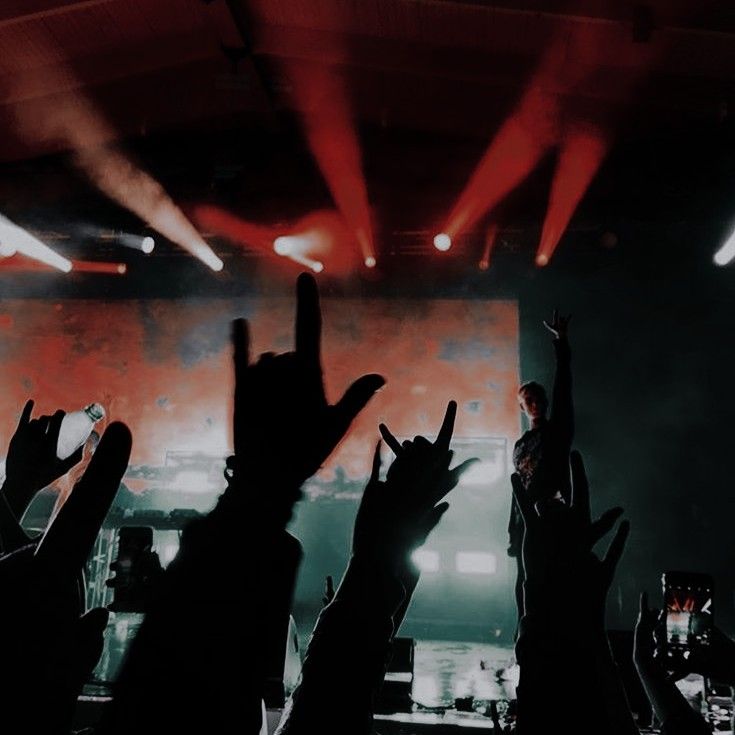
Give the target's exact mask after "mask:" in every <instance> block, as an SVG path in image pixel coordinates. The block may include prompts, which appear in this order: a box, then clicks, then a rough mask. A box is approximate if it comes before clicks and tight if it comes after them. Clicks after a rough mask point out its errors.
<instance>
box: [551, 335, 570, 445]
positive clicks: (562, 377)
mask: <svg viewBox="0 0 735 735" xmlns="http://www.w3.org/2000/svg"><path fill="white" fill-rule="evenodd" d="M554 351H555V353H556V373H555V375H554V390H553V394H552V404H551V419H552V421H553V422H554V424H555V425H556V428H557V431H559V432H561V434H562V436H564V437H565V439H566V440H567V441H568V442H569V443H570V444H571V441H572V439H573V437H574V403H573V400H572V360H571V350H570V348H569V342H568V341H567V339H566V337H564V338H561V339H555V340H554Z"/></svg>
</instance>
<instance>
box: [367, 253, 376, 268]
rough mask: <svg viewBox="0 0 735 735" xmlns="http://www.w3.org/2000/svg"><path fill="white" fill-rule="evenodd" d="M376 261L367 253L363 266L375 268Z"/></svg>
mask: <svg viewBox="0 0 735 735" xmlns="http://www.w3.org/2000/svg"><path fill="white" fill-rule="evenodd" d="M376 263H377V261H376V260H375V258H373V256H372V255H368V257H367V258H365V267H366V268H375V266H376Z"/></svg>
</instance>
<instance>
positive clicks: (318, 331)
mask: <svg viewBox="0 0 735 735" xmlns="http://www.w3.org/2000/svg"><path fill="white" fill-rule="evenodd" d="M321 335H322V313H321V309H320V307H319V289H318V288H317V285H316V280H315V279H314V276H312V275H310V274H309V273H302V274H301V275H300V276H299V279H298V281H297V282H296V354H297V355H300V356H301V357H302V358H304V359H305V360H306V362H307V364H310V365H312V366H317V367H318V366H319V365H320V361H319V360H320V357H319V353H320V342H321Z"/></svg>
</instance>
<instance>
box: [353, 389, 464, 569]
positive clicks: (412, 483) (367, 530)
mask: <svg viewBox="0 0 735 735" xmlns="http://www.w3.org/2000/svg"><path fill="white" fill-rule="evenodd" d="M456 413H457V404H456V403H455V402H454V401H450V402H449V405H448V406H447V411H446V415H445V416H444V421H443V423H442V427H441V429H440V430H439V435H438V436H437V439H436V441H435V442H433V443H432V442H430V441H429V440H428V439H426V438H425V437H423V436H417V437H415V438H414V440H413V441H405V442H403V444H401V443H400V442H399V441H398V440H397V439H396V438H395V437H394V436H393V434H391V432H390V431H389V430H388V428H387V427H386V426H385V425H384V424H381V425H380V433H381V434H382V435H383V438H384V439H385V441H386V443H387V444H388V446H389V447H390V448H391V449H392V450H393V451H394V453H395V454H396V460H395V461H394V462H393V464H392V465H391V466H390V469H389V470H388V473H387V476H386V479H385V481H384V482H383V481H381V480H380V477H379V476H380V446H381V445H380V442H378V445H377V447H376V448H375V454H374V456H373V465H372V472H371V475H370V480H369V482H368V484H367V487H366V488H365V492H364V493H363V496H362V501H361V503H360V508H359V510H358V513H357V518H356V520H355V529H354V534H353V540H352V549H353V554H354V555H355V556H362V555H364V556H368V557H371V558H379V559H382V560H385V561H388V562H389V563H390V564H392V565H394V566H396V567H400V565H401V564H403V563H405V562H406V561H407V559H408V557H409V555H410V553H411V552H412V551H413V550H414V549H416V548H418V547H419V546H421V545H422V544H423V543H424V542H425V541H426V538H427V536H428V535H429V534H430V533H431V531H432V530H433V529H434V528H435V527H436V525H437V524H438V523H439V521H440V519H441V517H442V516H443V515H444V513H445V512H446V511H447V509H448V508H449V503H446V502H440V501H443V498H444V497H446V495H447V494H448V493H449V492H450V491H451V490H452V489H453V488H454V487H455V486H456V485H457V483H458V482H459V479H460V477H461V476H462V473H463V472H465V470H467V469H468V468H469V466H470V465H471V464H472V463H474V462H476V461H477V460H476V459H469V460H467V461H465V462H462V464H460V465H459V466H457V467H455V468H454V469H450V467H449V465H450V464H451V462H452V457H453V454H454V453H453V452H452V451H451V450H450V449H449V442H450V440H451V438H452V432H453V430H454V419H455V416H456Z"/></svg>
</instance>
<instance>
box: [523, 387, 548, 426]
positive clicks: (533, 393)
mask: <svg viewBox="0 0 735 735" xmlns="http://www.w3.org/2000/svg"><path fill="white" fill-rule="evenodd" d="M518 402H519V403H520V406H521V411H523V413H525V414H526V416H528V418H529V419H530V420H531V421H532V422H536V421H541V420H543V419H545V418H546V412H547V410H548V408H549V399H548V398H547V397H546V391H545V390H544V386H543V385H541V384H540V383H537V382H535V381H533V380H532V381H530V382H528V383H524V384H523V385H522V386H521V387H520V388H519V389H518Z"/></svg>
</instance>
